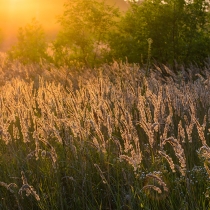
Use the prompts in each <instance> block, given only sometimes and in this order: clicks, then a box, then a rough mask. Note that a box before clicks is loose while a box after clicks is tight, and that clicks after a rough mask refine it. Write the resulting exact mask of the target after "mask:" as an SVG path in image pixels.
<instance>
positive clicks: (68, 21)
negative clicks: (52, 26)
mask: <svg viewBox="0 0 210 210" xmlns="http://www.w3.org/2000/svg"><path fill="white" fill-rule="evenodd" d="M64 6H65V10H64V13H63V15H62V16H61V17H60V18H59V20H58V21H59V23H60V25H61V27H62V29H61V31H60V33H59V35H58V37H57V39H56V41H55V42H54V51H55V54H54V60H55V63H57V64H58V65H63V64H66V65H70V63H71V61H75V60H76V61H77V62H80V63H82V64H83V65H86V66H94V65H96V64H98V63H100V62H102V61H103V59H104V58H105V55H106V53H107V52H108V51H109V47H108V46H107V39H108V34H109V31H110V30H113V28H114V27H115V22H116V18H117V17H118V15H119V11H118V9H117V8H114V7H112V6H110V5H106V4H105V3H104V2H99V1H96V0H71V1H68V3H66V4H65V5H64Z"/></svg>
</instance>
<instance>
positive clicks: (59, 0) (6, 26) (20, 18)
mask: <svg viewBox="0 0 210 210" xmlns="http://www.w3.org/2000/svg"><path fill="white" fill-rule="evenodd" d="M66 1H67V0H0V29H2V31H3V34H4V37H5V39H4V44H3V46H2V47H1V48H2V49H6V48H8V46H9V45H10V44H11V43H13V42H15V37H16V35H17V31H18V28H19V27H24V26H25V25H26V24H27V23H29V22H30V21H31V19H32V18H34V17H35V18H36V19H37V20H38V21H39V22H40V23H41V24H42V26H43V27H44V30H45V32H46V34H48V36H49V34H55V33H56V32H57V31H58V27H59V25H58V24H57V19H56V17H57V16H58V15H60V14H62V12H63V9H64V8H63V4H64V3H65V2H66ZM107 2H109V3H110V2H112V3H114V2H117V5H118V6H119V5H121V6H123V4H125V3H124V2H123V0H107Z"/></svg>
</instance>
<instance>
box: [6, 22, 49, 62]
mask: <svg viewBox="0 0 210 210" xmlns="http://www.w3.org/2000/svg"><path fill="white" fill-rule="evenodd" d="M17 39H18V41H17V44H16V45H14V46H13V47H12V49H11V50H10V51H9V52H8V55H9V59H10V60H14V59H18V60H20V61H21V62H22V63H25V64H26V63H31V62H32V63H37V62H39V61H40V59H41V58H44V59H49V56H48V55H47V53H46V50H47V43H46V41H45V34H44V30H43V28H42V26H41V25H40V24H39V23H38V21H37V20H36V19H32V22H31V23H30V24H27V25H26V26H25V28H22V27H21V28H19V31H18V37H17Z"/></svg>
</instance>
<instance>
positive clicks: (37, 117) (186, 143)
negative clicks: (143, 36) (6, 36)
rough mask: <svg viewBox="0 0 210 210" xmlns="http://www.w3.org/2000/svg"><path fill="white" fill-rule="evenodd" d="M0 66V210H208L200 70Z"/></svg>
mask: <svg viewBox="0 0 210 210" xmlns="http://www.w3.org/2000/svg"><path fill="white" fill-rule="evenodd" d="M1 59H2V60H1V64H0V72H1V78H0V82H1V87H0V139H1V140H0V164H1V173H0V181H1V182H0V195H1V208H2V209H43V210H44V209H45V210H46V209H49V210H50V209H174V210H176V209H208V207H209V184H210V183H209V176H210V169H209V166H210V162H209V157H210V148H209V135H208V134H209V122H210V94H209V91H210V77H209V70H210V69H209V66H208V64H206V68H205V69H203V70H202V71H201V70H200V69H198V68H196V67H193V66H192V67H191V68H190V69H188V73H187V71H186V69H182V71H180V72H179V73H178V74H174V73H173V72H172V71H171V70H170V68H168V67H166V66H163V65H160V66H154V67H153V69H151V70H150V76H149V77H146V76H145V69H144V68H143V67H140V66H138V65H134V64H132V65H131V64H123V63H117V62H114V63H113V64H112V65H103V66H102V67H100V68H98V69H81V68H76V67H75V68H74V69H73V68H72V69H67V68H62V69H56V68H55V67H54V66H53V65H50V64H45V63H43V62H42V63H40V64H37V65H28V66H23V65H21V64H20V63H18V62H13V63H7V62H6V60H4V58H3V57H2V58H1ZM180 69H181V67H180ZM162 71H166V72H167V75H168V76H164V75H163V74H162ZM196 74H197V75H196ZM165 75H166V74H165Z"/></svg>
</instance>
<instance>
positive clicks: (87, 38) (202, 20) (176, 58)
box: [0, 0, 210, 67]
mask: <svg viewBox="0 0 210 210" xmlns="http://www.w3.org/2000/svg"><path fill="white" fill-rule="evenodd" d="M129 4H130V6H129V9H128V10H126V11H124V12H122V11H120V10H119V8H117V7H114V6H110V4H107V3H106V2H105V1H102V2H101V1H96V0H72V1H67V3H66V4H65V5H64V11H63V15H62V16H60V17H59V18H58V23H59V24H60V26H61V29H60V31H59V33H58V35H57V37H56V39H55V40H54V41H53V42H51V43H47V42H46V39H45V33H44V30H43V27H42V25H41V24H40V23H39V22H38V21H37V20H35V19H33V20H32V22H31V23H30V24H28V25H27V26H25V27H24V28H20V29H19V32H18V41H17V43H16V45H14V46H13V47H12V48H11V50H9V52H8V55H9V59H10V60H14V59H18V60H20V61H21V62H23V63H30V62H39V61H40V59H45V60H47V61H49V62H51V63H54V64H56V65H57V66H63V65H67V66H71V65H75V64H77V65H81V66H88V67H94V66H97V65H99V64H102V63H109V62H112V61H113V59H114V60H123V61H125V60H126V61H127V62H130V63H133V62H134V63H141V64H146V63H148V59H154V60H156V61H158V62H161V63H164V64H170V65H172V66H174V65H175V63H181V64H190V63H197V64H198V65H202V64H203V62H204V61H205V59H206V58H207V57H208V56H209V55H210V35H209V34H210V13H209V2H208V1H206V0H192V1H191V0H190V1H184V0H164V1H163V0H144V1H137V2H135V1H133V2H130V3H129ZM0 40H3V39H0ZM148 40H150V41H148Z"/></svg>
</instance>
